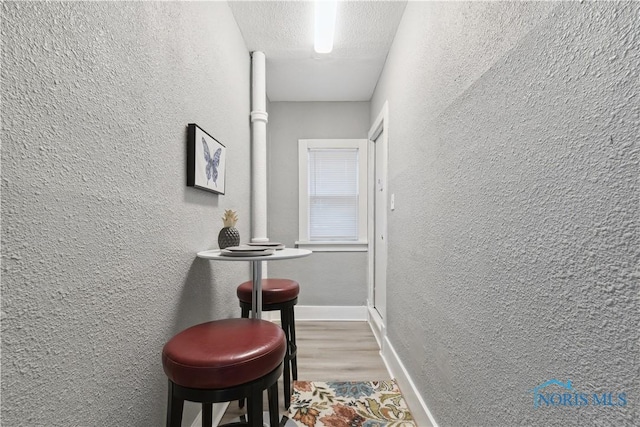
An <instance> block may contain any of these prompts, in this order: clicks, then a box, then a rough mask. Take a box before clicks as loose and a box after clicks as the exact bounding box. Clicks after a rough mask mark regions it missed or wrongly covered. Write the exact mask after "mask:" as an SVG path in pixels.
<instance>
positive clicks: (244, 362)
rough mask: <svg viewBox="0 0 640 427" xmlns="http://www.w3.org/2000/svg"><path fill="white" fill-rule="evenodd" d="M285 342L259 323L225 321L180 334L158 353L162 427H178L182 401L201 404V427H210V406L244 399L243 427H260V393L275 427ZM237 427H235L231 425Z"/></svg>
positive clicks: (277, 329)
mask: <svg viewBox="0 0 640 427" xmlns="http://www.w3.org/2000/svg"><path fill="white" fill-rule="evenodd" d="M286 352H287V341H286V338H285V334H284V332H283V331H282V329H281V328H280V327H279V326H278V325H275V324H273V323H271V322H268V321H266V320H259V319H226V320H216V321H213V322H207V323H202V324H200V325H196V326H192V327H190V328H188V329H185V330H184V331H182V332H180V333H179V334H177V335H176V336H174V337H173V338H171V340H169V342H167V344H165V346H164V348H163V349H162V366H163V368H164V372H165V373H166V374H167V377H168V378H169V400H168V404H167V427H180V425H181V420H182V409H183V406H184V401H185V400H188V401H191V402H200V403H202V426H203V427H204V426H207V427H210V426H211V423H212V403H216V402H229V401H233V400H239V399H245V398H246V399H247V401H248V407H247V415H248V424H247V423H244V424H243V425H248V426H250V427H261V426H262V393H263V391H264V390H267V389H268V395H269V419H270V422H271V425H272V426H277V425H278V423H279V421H278V418H279V414H278V378H279V377H280V374H282V366H283V359H284V357H285V354H286ZM234 425H239V424H237V423H236V424H234Z"/></svg>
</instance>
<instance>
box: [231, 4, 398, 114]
mask: <svg viewBox="0 0 640 427" xmlns="http://www.w3.org/2000/svg"><path fill="white" fill-rule="evenodd" d="M405 6H406V1H339V2H338V10H337V17H336V34H335V38H334V44H333V52H331V53H329V54H323V55H321V54H317V53H315V52H314V50H313V30H314V28H313V27H314V25H313V10H314V3H313V2H312V1H229V7H230V8H231V11H232V13H233V15H234V17H235V19H236V21H237V22H238V26H239V27H240V31H241V32H242V35H243V37H244V40H245V42H246V44H247V48H248V49H249V50H250V51H252V52H253V51H262V52H264V54H265V55H266V58H267V64H266V65H267V96H268V97H269V100H270V101H274V102H275V101H368V100H370V99H371V95H372V94H373V90H374V89H375V85H376V82H377V81H378V77H379V76H380V72H381V71H382V67H383V66H384V62H385V60H386V57H387V53H388V52H389V48H390V47H391V43H392V42H393V38H394V36H395V33H396V29H397V28H398V24H399V23H400V19H401V18H402V13H403V12H404V8H405Z"/></svg>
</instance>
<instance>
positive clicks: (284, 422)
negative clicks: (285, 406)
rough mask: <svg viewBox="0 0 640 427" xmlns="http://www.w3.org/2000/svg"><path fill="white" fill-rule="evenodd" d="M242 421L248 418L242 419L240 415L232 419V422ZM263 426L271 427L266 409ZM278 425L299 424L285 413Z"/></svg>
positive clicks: (290, 425)
mask: <svg viewBox="0 0 640 427" xmlns="http://www.w3.org/2000/svg"><path fill="white" fill-rule="evenodd" d="M243 418H244V416H243ZM241 421H245V422H246V419H244V420H241V419H240V418H239V417H238V418H234V419H233V420H231V422H232V423H239V422H241ZM262 427H270V426H269V411H264V412H263V413H262ZM277 427H297V424H296V423H295V422H294V421H293V420H290V419H289V418H287V417H286V416H284V415H283V416H282V417H281V418H280V424H279V425H278V426H277Z"/></svg>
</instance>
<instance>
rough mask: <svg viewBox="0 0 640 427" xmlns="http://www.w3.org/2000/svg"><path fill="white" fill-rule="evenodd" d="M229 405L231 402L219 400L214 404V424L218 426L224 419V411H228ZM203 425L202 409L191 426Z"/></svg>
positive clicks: (199, 426) (198, 426)
mask: <svg viewBox="0 0 640 427" xmlns="http://www.w3.org/2000/svg"><path fill="white" fill-rule="evenodd" d="M228 406H229V402H219V403H214V404H213V424H212V425H213V426H217V425H218V424H220V421H222V417H224V413H225V412H226V411H227V407H228ZM201 426H202V411H200V412H198V416H196V419H195V420H193V422H192V423H191V427H201Z"/></svg>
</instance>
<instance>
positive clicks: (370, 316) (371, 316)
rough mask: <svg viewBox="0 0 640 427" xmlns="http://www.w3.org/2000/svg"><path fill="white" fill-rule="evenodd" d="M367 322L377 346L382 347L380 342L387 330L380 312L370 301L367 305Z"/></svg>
mask: <svg viewBox="0 0 640 427" xmlns="http://www.w3.org/2000/svg"><path fill="white" fill-rule="evenodd" d="M367 322H369V326H370V327H371V331H372V332H373V336H374V337H375V339H376V341H377V342H378V347H380V348H381V349H382V342H383V339H384V337H385V336H386V335H387V331H386V329H385V326H384V322H383V321H382V317H380V314H379V313H378V311H377V310H376V309H375V308H374V307H373V304H372V303H371V302H369V304H368V305H367Z"/></svg>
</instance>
